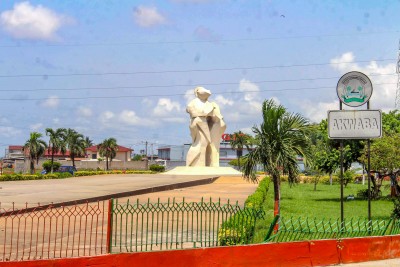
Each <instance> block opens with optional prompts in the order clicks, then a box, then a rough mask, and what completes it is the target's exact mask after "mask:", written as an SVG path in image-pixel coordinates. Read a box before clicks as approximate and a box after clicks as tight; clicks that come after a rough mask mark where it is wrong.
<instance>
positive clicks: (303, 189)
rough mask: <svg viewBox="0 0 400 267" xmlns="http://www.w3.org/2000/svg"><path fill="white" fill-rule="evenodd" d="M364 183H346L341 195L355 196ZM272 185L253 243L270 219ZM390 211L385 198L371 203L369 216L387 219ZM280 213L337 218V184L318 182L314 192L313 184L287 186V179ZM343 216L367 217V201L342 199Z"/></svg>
mask: <svg viewBox="0 0 400 267" xmlns="http://www.w3.org/2000/svg"><path fill="white" fill-rule="evenodd" d="M366 188H367V185H361V184H349V185H348V186H347V187H345V189H344V198H345V199H346V197H347V196H349V195H354V196H357V192H358V191H359V190H362V189H366ZM382 188H383V190H382V195H383V196H386V195H388V194H389V193H390V188H389V187H388V186H382ZM273 197H274V192H273V184H272V183H271V184H270V187H269V191H268V195H267V200H266V201H265V202H264V205H263V209H264V211H265V213H266V214H265V218H264V219H263V220H259V221H258V222H257V224H256V231H255V237H254V240H253V242H254V243H260V242H262V241H263V239H264V237H265V234H266V233H267V231H268V228H269V225H270V224H271V221H272V219H273ZM392 210H393V203H392V201H391V200H389V199H387V198H383V199H382V200H374V201H372V202H371V215H372V219H387V218H389V217H390V215H391V212H392ZM281 216H282V217H283V218H290V217H311V218H316V219H320V220H322V219H329V218H331V219H339V218H340V185H325V184H318V185H317V191H314V185H313V184H296V185H294V186H292V187H289V184H288V183H287V182H282V184H281ZM344 217H345V219H346V218H348V219H350V218H367V217H368V201H367V200H360V199H355V200H345V202H344Z"/></svg>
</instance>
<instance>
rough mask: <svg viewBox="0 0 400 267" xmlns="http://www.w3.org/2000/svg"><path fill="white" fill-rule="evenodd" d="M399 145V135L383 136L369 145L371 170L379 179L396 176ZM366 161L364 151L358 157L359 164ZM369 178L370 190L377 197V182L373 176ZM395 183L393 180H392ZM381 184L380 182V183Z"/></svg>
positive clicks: (366, 152) (366, 156)
mask: <svg viewBox="0 0 400 267" xmlns="http://www.w3.org/2000/svg"><path fill="white" fill-rule="evenodd" d="M399 143H400V135H399V134H393V135H388V134H386V135H384V136H383V137H382V138H380V139H376V140H374V141H373V142H372V144H371V155H370V161H371V169H372V170H374V171H375V172H378V173H379V177H381V178H383V176H385V175H388V176H394V177H396V176H397V175H398V172H399V170H400V147H399V146H398V144H399ZM367 159H368V151H367V149H365V150H364V153H363V155H362V156H361V157H360V159H359V160H360V161H361V162H364V163H365V162H367ZM370 177H371V182H372V187H373V188H372V190H374V192H373V193H374V195H377V194H378V193H379V190H380V188H379V187H380V185H378V184H377V181H376V179H375V177H374V176H373V175H371V176H370ZM394 181H395V179H394ZM381 182H382V181H381Z"/></svg>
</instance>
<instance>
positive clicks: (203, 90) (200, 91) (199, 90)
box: [194, 86, 211, 101]
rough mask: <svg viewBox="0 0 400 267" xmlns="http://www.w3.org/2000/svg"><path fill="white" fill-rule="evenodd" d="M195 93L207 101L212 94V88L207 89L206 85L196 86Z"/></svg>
mask: <svg viewBox="0 0 400 267" xmlns="http://www.w3.org/2000/svg"><path fill="white" fill-rule="evenodd" d="M194 95H195V96H196V97H197V98H199V99H201V100H203V101H207V100H208V97H209V96H210V95H211V91H210V90H207V89H206V88H204V87H201V86H199V87H196V88H195V89H194Z"/></svg>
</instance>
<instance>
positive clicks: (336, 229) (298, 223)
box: [264, 216, 400, 242]
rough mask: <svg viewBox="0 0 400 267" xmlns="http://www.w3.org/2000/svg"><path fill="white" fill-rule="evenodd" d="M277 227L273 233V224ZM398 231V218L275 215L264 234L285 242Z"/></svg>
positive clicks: (274, 239)
mask: <svg viewBox="0 0 400 267" xmlns="http://www.w3.org/2000/svg"><path fill="white" fill-rule="evenodd" d="M278 223H279V230H278V231H277V232H276V233H273V229H274V227H275V225H276V224H278ZM395 234H400V221H398V220H393V219H387V220H370V221H368V220H367V219H364V218H361V219H360V218H357V219H347V220H344V221H343V223H342V222H341V221H340V219H334V220H333V219H324V220H320V219H318V220H317V219H312V218H290V219H284V218H279V216H276V217H275V218H274V221H273V222H272V224H271V227H270V229H269V231H268V233H267V235H266V237H265V240H264V241H265V242H288V241H299V240H316V239H337V238H346V237H364V236H384V235H395Z"/></svg>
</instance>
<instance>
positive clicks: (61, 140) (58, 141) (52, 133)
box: [46, 128, 67, 173]
mask: <svg viewBox="0 0 400 267" xmlns="http://www.w3.org/2000/svg"><path fill="white" fill-rule="evenodd" d="M66 132H67V130H66V129H65V128H58V129H57V130H53V129H51V128H46V135H47V136H49V137H50V140H49V150H51V173H53V164H54V154H56V153H58V152H60V151H61V153H62V154H63V155H64V154H65V152H66V151H67V147H66V143H65V138H66Z"/></svg>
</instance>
